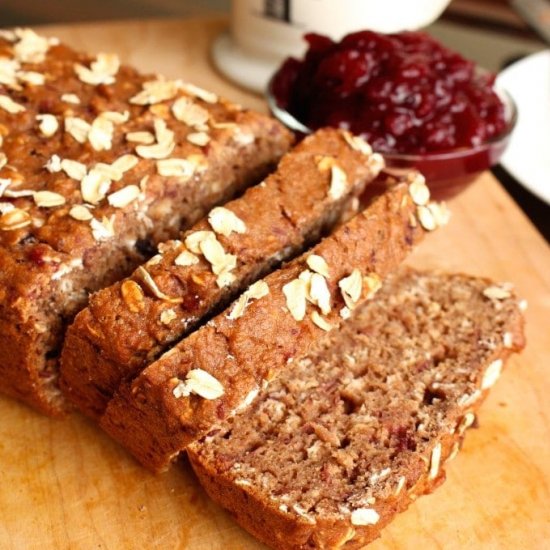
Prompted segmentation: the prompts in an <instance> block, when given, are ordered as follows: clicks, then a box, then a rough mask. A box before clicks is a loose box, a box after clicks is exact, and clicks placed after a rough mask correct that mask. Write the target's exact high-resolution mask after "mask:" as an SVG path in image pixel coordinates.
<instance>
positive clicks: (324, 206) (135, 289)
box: [60, 129, 383, 418]
mask: <svg viewBox="0 0 550 550" xmlns="http://www.w3.org/2000/svg"><path fill="white" fill-rule="evenodd" d="M330 163H334V164H333V168H331V167H329V166H328V164H330ZM382 166H383V161H382V157H380V156H379V155H377V154H373V153H372V152H371V151H370V148H369V147H368V145H367V144H366V143H364V142H362V141H360V140H359V139H358V138H352V137H351V136H349V135H348V134H347V133H345V132H341V131H339V130H332V129H327V130H321V131H319V132H317V133H316V134H313V135H312V136H309V137H307V138H306V139H304V140H303V141H302V142H301V143H300V144H299V145H298V146H297V147H296V148H295V149H294V150H292V151H291V152H290V153H288V154H287V155H286V156H284V157H283V159H282V160H281V162H280V164H279V166H278V168H277V170H276V172H274V173H273V174H271V175H270V176H268V177H267V179H266V180H265V181H264V182H262V183H261V184H260V185H258V186H256V187H253V188H250V189H248V190H247V192H246V193H245V194H244V195H243V196H242V197H240V198H238V199H236V200H234V201H232V202H229V203H227V204H225V205H224V206H223V207H219V206H218V207H215V208H214V209H213V210H212V211H211V212H210V214H209V215H208V216H207V218H205V219H203V220H201V221H200V222H198V223H197V224H196V225H194V226H193V227H192V228H191V229H190V230H187V231H186V232H184V233H183V234H182V235H181V238H180V240H176V241H170V242H167V243H163V244H161V245H160V246H159V251H160V254H159V255H156V256H154V257H153V258H152V259H151V260H149V262H147V263H146V264H145V265H144V266H141V267H139V268H138V269H137V270H136V271H135V272H134V273H133V274H132V276H131V277H129V278H127V279H124V280H123V281H119V282H117V283H115V284H114V285H112V286H110V287H107V288H106V289H104V290H101V291H99V292H98V293H96V294H94V295H93V296H92V297H91V298H90V302H89V305H88V307H87V308H85V309H84V310H82V311H81V312H80V313H79V314H78V315H77V316H76V319H75V321H74V323H73V325H72V326H71V327H70V328H69V329H68V331H67V334H66V338H65V342H64V346H63V352H62V355H61V378H60V383H61V387H62V389H63V391H64V393H65V395H66V396H68V397H69V399H70V400H71V401H72V402H73V403H74V404H76V405H77V407H78V408H79V409H80V410H81V411H83V412H84V413H85V414H87V415H88V416H91V417H93V418H98V417H99V416H100V415H101V414H102V413H103V412H104V410H105V407H106V406H107V403H108V401H109V399H110V398H111V397H112V395H113V393H114V392H115V390H116V389H117V388H118V386H119V385H120V382H121V381H122V380H125V379H130V378H133V377H134V376H135V375H136V374H138V373H139V372H140V371H141V370H143V368H144V367H146V366H147V364H149V363H151V362H152V361H153V360H154V358H155V357H157V356H158V355H160V353H161V352H162V351H164V350H165V349H166V348H167V347H168V346H169V345H170V344H171V343H173V342H175V341H176V340H179V339H181V337H182V336H183V335H184V334H185V333H187V332H189V331H190V330H191V329H193V328H194V327H196V326H197V325H198V323H200V321H201V320H202V319H203V318H204V317H205V316H206V315H208V314H210V313H211V312H212V311H213V310H214V311H215V310H217V311H220V309H222V307H223V306H225V305H227V304H228V303H229V301H230V300H231V299H232V298H234V297H235V296H236V295H237V294H238V293H239V291H243V290H244V289H245V288H246V286H248V285H249V284H250V283H252V282H254V281H255V280H256V279H258V278H259V277H260V276H262V275H263V274H265V273H267V272H268V271H272V270H273V268H274V267H275V266H276V265H277V264H279V263H280V262H281V261H282V260H286V259H288V258H290V257H292V256H295V255H297V254H298V253H299V252H300V251H301V250H303V248H304V247H305V246H306V245H307V244H308V243H311V242H313V241H317V240H319V237H320V235H321V234H322V233H325V232H326V231H328V230H330V229H331V228H332V227H333V226H334V224H335V223H337V222H338V221H339V220H340V219H341V217H342V216H343V215H348V212H349V210H350V209H351V208H352V207H353V205H352V204H351V203H352V202H356V203H357V202H358V200H357V196H358V195H360V194H361V193H362V192H363V190H364V188H365V185H366V184H367V183H369V182H371V181H372V180H373V179H374V178H375V177H376V176H377V175H378V172H379V171H380V169H381V168H382ZM333 174H336V176H334V178H336V177H338V176H339V175H340V174H345V182H344V185H343V187H342V188H341V189H340V190H339V191H338V193H334V192H333V193H331V192H330V189H331V185H333V184H332V181H333V179H334V178H333ZM197 236H202V237H208V239H210V241H205V242H204V244H202V245H200V246H201V247H202V248H201V252H202V251H204V250H206V252H207V253H208V247H210V254H209V255H208V259H207V258H206V257H205V256H204V255H203V254H196V252H197V251H195V252H191V251H190V250H189V247H193V246H194V245H193V240H194V239H196V237H197ZM209 243H210V244H209ZM218 243H219V244H218ZM220 245H221V247H220ZM195 246H198V245H195ZM205 247H206V248H205Z"/></svg>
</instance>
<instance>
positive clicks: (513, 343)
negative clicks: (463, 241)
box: [188, 270, 525, 550]
mask: <svg viewBox="0 0 550 550" xmlns="http://www.w3.org/2000/svg"><path fill="white" fill-rule="evenodd" d="M524 343H525V342H524V336H523V317H522V314H521V312H520V308H519V307H518V302H517V300H516V299H515V297H514V296H513V295H512V294H511V292H510V289H509V287H507V286H495V285H493V283H491V282H490V281H488V280H486V279H480V278H473V277H468V276H465V275H443V274H435V273H421V272H415V271H410V270H404V271H401V272H400V273H399V274H396V275H393V276H390V277H389V278H388V279H387V280H386V281H385V282H384V284H383V287H382V289H381V290H380V292H379V293H378V294H377V295H376V297H375V298H374V299H373V300H372V301H371V302H369V303H367V304H366V305H365V306H364V307H362V308H361V309H360V310H359V311H357V312H356V314H355V315H354V317H353V318H352V319H351V320H350V321H349V322H348V323H347V324H346V325H345V326H344V327H343V329H342V330H341V331H340V332H339V333H335V334H333V335H331V338H330V339H329V340H328V341H326V342H325V343H324V345H322V346H319V347H318V348H317V349H316V350H315V351H314V352H313V353H311V354H310V355H309V356H308V357H307V358H304V359H302V360H300V361H298V362H296V363H294V364H293V365H291V366H290V367H289V368H288V369H286V370H285V371H284V372H283V373H282V374H281V376H280V377H279V378H277V379H276V380H274V381H273V382H272V383H271V384H270V385H269V386H268V388H267V389H266V390H265V391H264V392H263V393H262V394H261V395H260V396H259V397H258V398H257V399H256V401H255V402H254V403H253V405H252V406H251V407H249V408H248V409H247V410H246V411H243V412H241V413H239V414H237V415H236V416H234V417H232V418H230V419H228V420H227V421H226V422H225V423H223V424H222V425H221V426H219V427H217V428H215V429H213V430H212V431H211V432H210V433H209V434H208V436H206V437H205V438H204V439H203V440H202V441H200V442H197V443H194V444H192V445H191V446H190V447H189V448H188V454H189V457H190V459H191V463H192V465H193V468H194V469H195V471H196V473H197V474H198V477H199V479H200V481H201V483H202V484H203V485H204V487H205V488H206V490H207V492H208V493H209V495H210V496H211V497H212V498H213V499H214V500H215V501H217V502H219V503H220V504H221V505H222V506H224V507H225V508H227V509H228V510H230V512H231V513H232V515H233V516H234V517H235V518H236V520H237V521H238V522H239V523H240V524H241V525H242V526H243V527H244V528H245V529H247V530H248V531H250V532H251V533H252V534H254V535H255V536H256V537H258V538H259V539H260V540H262V541H263V542H265V543H266V544H268V545H269V546H271V547H272V548H275V549H278V550H299V549H300V550H305V549H312V548H323V549H329V548H346V549H347V548H349V549H354V548H362V547H363V546H364V545H365V544H367V543H369V542H370V541H372V540H373V539H375V538H377V537H378V536H379V534H380V530H381V529H382V528H383V527H384V526H385V525H386V524H388V523H389V522H390V521H391V520H392V518H393V517H394V516H395V514H396V513H398V512H400V511H403V510H405V509H406V508H407V507H408V506H409V504H411V502H412V501H413V500H414V499H415V498H416V497H417V496H419V495H422V494H424V493H428V492H430V491H432V490H433V489H434V488H435V487H436V486H437V485H439V484H440V483H441V482H442V481H443V480H444V478H445V471H444V468H445V465H446V463H447V462H448V461H449V460H451V459H452V458H454V456H455V455H456V454H457V452H458V450H459V449H460V446H461V443H462V439H463V437H464V433H465V430H466V428H468V427H469V426H471V425H472V423H473V422H474V419H475V416H474V411H475V410H476V409H477V408H478V406H479V405H480V403H481V401H482V400H483V399H484V398H485V396H486V395H487V392H488V391H489V388H490V387H491V386H492V385H493V384H494V383H495V381H496V379H497V378H498V376H499V374H500V371H501V368H502V366H503V361H504V360H505V359H506V358H507V357H508V356H509V355H510V354H511V353H512V352H517V351H519V350H521V349H522V348H523V346H524Z"/></svg>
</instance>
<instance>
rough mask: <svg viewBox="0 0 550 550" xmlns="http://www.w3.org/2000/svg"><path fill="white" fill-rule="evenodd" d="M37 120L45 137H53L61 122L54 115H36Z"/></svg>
mask: <svg viewBox="0 0 550 550" xmlns="http://www.w3.org/2000/svg"><path fill="white" fill-rule="evenodd" d="M36 120H38V122H39V124H38V129H39V130H40V132H41V134H42V135H43V136H45V137H51V136H53V135H54V134H55V133H56V132H57V130H58V129H59V122H58V121H57V117H55V116H54V115H48V114H44V115H36Z"/></svg>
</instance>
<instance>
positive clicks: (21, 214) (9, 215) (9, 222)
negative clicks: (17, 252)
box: [0, 208, 32, 231]
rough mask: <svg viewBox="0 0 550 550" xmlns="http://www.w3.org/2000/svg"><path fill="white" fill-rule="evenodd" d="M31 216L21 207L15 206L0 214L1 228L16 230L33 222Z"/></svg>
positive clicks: (3, 229)
mask: <svg viewBox="0 0 550 550" xmlns="http://www.w3.org/2000/svg"><path fill="white" fill-rule="evenodd" d="M31 221H32V220H31V216H30V215H29V213H28V212H26V211H25V210H22V209H21V208H13V209H12V210H9V211H8V212H6V213H5V214H2V216H0V230H2V231H14V230H16V229H22V228H23V227H26V226H28V225H30V224H31Z"/></svg>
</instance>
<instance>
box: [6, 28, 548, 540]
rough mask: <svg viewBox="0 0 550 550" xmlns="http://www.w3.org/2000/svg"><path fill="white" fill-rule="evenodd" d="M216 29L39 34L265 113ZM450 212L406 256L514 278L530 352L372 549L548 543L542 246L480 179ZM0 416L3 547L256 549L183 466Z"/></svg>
mask: <svg viewBox="0 0 550 550" xmlns="http://www.w3.org/2000/svg"><path fill="white" fill-rule="evenodd" d="M225 25H226V22H225V21H224V20H223V19H215V18H214V19H212V18H205V19H189V20H185V21H148V22H140V21H136V22H124V23H101V24H94V25H79V26H71V27H55V28H54V27H51V28H46V29H43V32H46V33H49V34H52V35H56V36H59V37H60V38H61V39H62V40H65V41H66V42H68V43H69V44H71V45H72V46H74V47H76V48H82V49H87V50H90V51H115V52H117V53H118V54H119V55H120V56H121V57H122V58H123V59H124V60H125V61H127V62H130V63H133V64H135V65H136V66H138V67H139V68H141V69H143V70H145V71H155V72H162V73H164V74H166V75H167V76H169V77H182V78H186V79H189V80H192V81H194V82H196V83H197V84H200V85H204V86H205V87H207V88H211V89H212V90H215V91H217V92H219V93H220V94H223V95H226V96H227V97H229V98H231V99H233V100H236V101H239V102H241V103H242V104H243V105H246V106H249V107H253V108H259V109H265V105H264V103H263V101H262V99H261V98H259V97H256V96H251V95H249V94H247V93H245V92H243V91H241V90H239V89H237V88H235V87H233V86H232V85H231V84H229V83H227V82H226V81H224V80H223V79H222V78H221V77H220V76H219V75H218V74H217V73H216V71H215V70H214V69H213V68H212V67H211V65H210V64H209V62H208V51H209V46H210V44H211V42H212V40H213V38H214V37H215V36H216V35H217V34H218V33H219V32H220V31H221V30H222V29H223V28H224V27H225ZM450 206H451V209H452V211H453V218H452V221H451V223H450V225H449V226H447V227H446V228H444V229H442V230H440V231H439V232H438V233H437V234H434V235H432V236H430V238H428V239H427V240H426V241H425V242H424V244H423V245H422V246H421V247H420V249H419V250H418V251H417V252H416V253H415V254H414V256H413V258H412V259H411V263H412V264H414V265H416V266H430V267H438V268H443V269H445V270H457V271H465V272H469V273H473V274H479V275H486V276H490V277H493V278H495V279H497V280H503V281H513V282H514V283H515V284H516V287H517V290H518V292H519V294H520V295H521V296H523V297H525V298H526V299H527V300H528V302H529V309H528V311H527V338H528V346H527V349H526V350H525V352H524V353H523V354H522V355H521V356H519V357H514V358H513V359H512V360H511V361H510V362H509V364H508V368H507V370H506V372H505V374H504V376H503V377H502V379H501V381H500V382H499V383H498V384H497V386H496V387H495V389H494V391H493V392H492V394H491V395H490V397H489V399H488V400H487V401H486V403H485V404H484V406H483V408H482V411H481V417H480V429H477V430H470V432H469V434H468V437H467V439H466V444H465V446H464V449H463V451H462V452H461V454H460V455H459V456H458V458H457V459H456V460H455V461H454V462H453V463H451V464H450V465H449V468H448V480H447V482H446V483H445V484H444V485H443V486H442V487H441V488H440V489H438V490H437V491H436V492H435V494H433V495H430V496H427V497H424V498H421V499H419V500H418V501H417V502H416V503H415V504H414V505H413V506H411V507H410V509H409V510H408V511H407V512H405V513H404V514H402V515H400V516H399V517H398V518H397V519H396V520H395V522H394V523H392V524H391V525H390V526H389V527H388V528H387V529H385V530H384V532H383V535H382V538H381V539H379V540H378V541H377V542H375V543H373V544H372V546H370V548H372V550H383V549H384V550H390V549H407V548H416V547H420V546H421V547H423V548H427V549H431V548H442V549H443V548H444V549H445V550H452V549H461V550H464V549H472V550H473V549H476V550H478V549H529V550H537V549H543V548H549V547H550V546H549V545H550V488H549V485H550V398H549V395H550V380H549V375H548V360H549V359H550V250H549V248H548V246H547V244H546V243H545V242H544V241H543V239H542V238H541V237H540V235H539V234H538V233H537V232H536V230H535V229H534V228H533V226H532V225H531V224H530V222H529V221H528V220H527V219H526V217H525V216H524V215H523V214H522V212H521V211H520V210H519V209H518V207H517V206H516V205H515V203H514V202H513V201H512V200H511V199H510V197H509V196H508V195H507V194H506V193H505V192H504V191H503V189H502V188H501V186H500V185H499V184H498V182H497V181H495V179H494V178H493V177H492V176H491V175H490V174H484V175H483V176H482V177H480V178H479V181H478V182H476V184H474V185H473V186H472V187H471V188H470V189H469V190H468V191H466V192H465V193H463V194H462V195H461V196H460V197H459V198H457V199H455V200H453V201H452V202H451V204H450ZM549 214H550V212H549ZM0 419H1V420H0V548H1V549H2V550H8V549H9V550H12V549H13V550H22V549H24V550H31V549H35V548H36V549H41V550H49V549H56V550H57V549H86V550H88V549H92V548H94V549H101V550H107V549H109V550H117V549H134V548H135V549H139V550H142V549H147V550H148V549H153V548H156V549H163V550H165V549H176V548H180V549H190V550H203V549H204V550H222V549H223V550H233V549H256V548H264V547H263V546H262V545H260V544H258V543H256V542H255V541H254V540H253V539H252V538H251V537H250V536H249V535H247V534H246V533H245V532H244V531H242V530H241V529H240V528H239V527H238V526H236V525H235V524H234V523H233V521H232V520H231V518H230V517H229V515H228V514H227V513H225V512H224V511H223V510H221V509H220V508H218V507H217V506H216V505H214V504H213V503H212V502H210V501H209V499H208V498H207V497H206V496H205V494H204V493H203V491H202V490H201V488H200V487H199V486H198V484H197V482H196V481H195V479H194V477H193V475H192V473H191V472H190V469H189V467H188V465H187V464H186V463H185V462H184V463H182V464H181V466H179V467H176V468H173V470H172V471H171V472H170V473H168V474H166V475H161V476H153V475H151V474H149V473H148V472H146V471H144V470H143V469H142V468H140V467H139V466H138V465H137V464H136V463H135V462H134V461H133V460H132V459H131V458H130V457H129V456H127V454H126V453H125V452H124V451H123V450H122V449H121V448H119V447H118V446H117V445H116V444H115V443H113V442H112V441H110V440H109V439H108V438H107V437H106V436H105V435H104V434H102V433H101V432H100V431H99V430H98V429H97V428H96V427H95V426H94V425H92V424H91V423H90V422H88V421H86V420H84V419H83V418H80V417H79V416H77V415H75V416H74V418H70V419H69V420H67V421H54V420H49V419H47V418H43V417H41V416H39V415H37V414H35V413H34V412H32V411H31V410H29V409H27V408H26V407H24V406H21V405H19V404H18V403H15V402H13V401H11V400H8V399H5V398H0Z"/></svg>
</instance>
